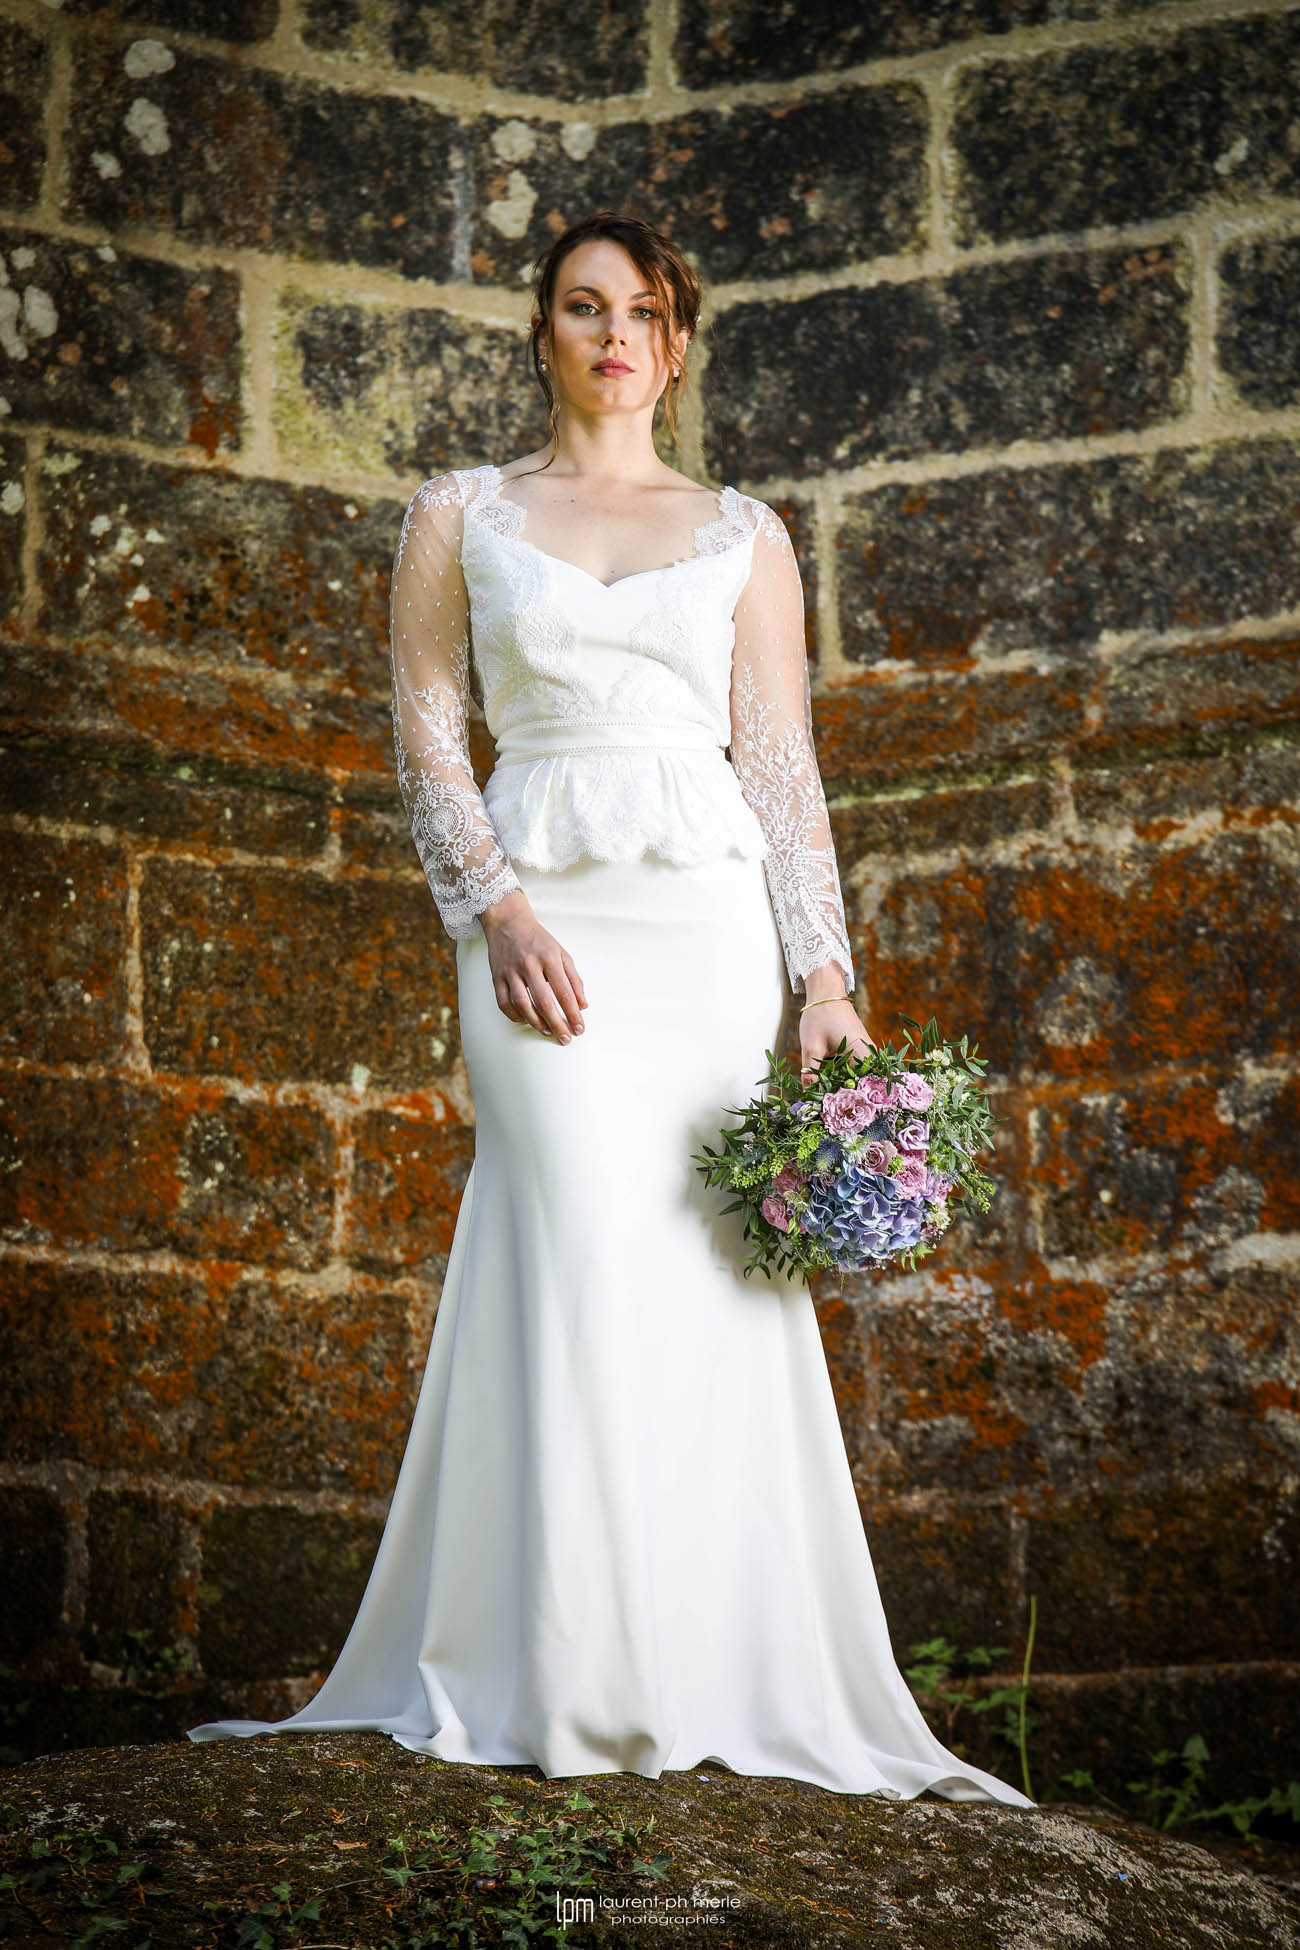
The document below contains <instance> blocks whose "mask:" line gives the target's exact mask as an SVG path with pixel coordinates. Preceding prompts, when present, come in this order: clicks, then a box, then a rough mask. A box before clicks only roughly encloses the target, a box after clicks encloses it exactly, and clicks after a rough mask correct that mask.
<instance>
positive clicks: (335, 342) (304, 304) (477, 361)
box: [273, 287, 550, 548]
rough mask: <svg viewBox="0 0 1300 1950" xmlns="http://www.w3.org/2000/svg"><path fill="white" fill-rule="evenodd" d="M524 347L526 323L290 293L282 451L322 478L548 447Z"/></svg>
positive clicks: (440, 468) (285, 298) (278, 407)
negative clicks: (332, 473) (508, 325)
mask: <svg viewBox="0 0 1300 1950" xmlns="http://www.w3.org/2000/svg"><path fill="white" fill-rule="evenodd" d="M527 343H528V341H527V336H526V334H525V333H524V332H523V331H521V330H520V329H519V328H518V327H515V328H514V329H507V328H506V327H504V326H500V325H490V324H488V323H487V322H486V321H484V320H482V319H477V318H465V317H457V316H456V314H455V313H453V312H448V311H442V310H409V309H407V308H405V307H400V306H387V305H378V304H370V305H355V304H340V303H338V302H336V301H335V300H333V299H328V298H316V297H313V296H312V295H311V294H310V293H307V292H304V291H299V290H296V289H293V288H292V287H291V288H289V289H288V290H286V291H284V292H282V294H281V296H280V299H279V303H278V308H277V313H276V322H275V331H274V344H275V360H276V388H275V403H274V409H273V412H274V420H275V431H276V438H277V441H278V443H279V447H280V452H281V453H282V454H284V455H285V456H286V457H287V458H288V459H290V460H294V461H297V462H299V463H300V464H301V465H303V466H305V467H310V468H312V469H315V470H317V471H321V472H328V471H330V470H337V471H343V472H355V471H359V472H364V473H370V474H399V475H400V474H406V475H411V474H418V475H420V476H421V477H422V478H424V479H427V478H428V476H429V475H431V474H440V473H443V472H445V471H446V470H447V469H449V468H452V467H471V466H476V465H478V464H479V462H480V461H481V460H495V461H497V462H498V463H500V462H502V461H505V460H509V459H513V458H514V457H515V456H516V455H517V454H526V453H529V452H531V451H532V450H533V449H534V448H536V447H542V446H546V445H548V444H549V441H550V427H549V423H548V421H547V417H546V412H545V407H544V403H543V400H542V395H541V392H540V390H539V389H538V387H537V384H536V381H535V380H534V379H533V377H532V371H531V367H530V364H529V361H528V358H527ZM393 547H394V548H395V547H396V534H394V536H393Z"/></svg>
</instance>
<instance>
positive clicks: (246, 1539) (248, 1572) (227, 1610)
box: [199, 1503, 383, 1680]
mask: <svg viewBox="0 0 1300 1950" xmlns="http://www.w3.org/2000/svg"><path fill="white" fill-rule="evenodd" d="M382 1530H383V1526H382V1524H379V1523H377V1522H375V1521H374V1520H373V1519H368V1518H362V1517H342V1516H331V1515H327V1514H325V1513H323V1512H315V1513H313V1514H312V1515H310V1516H309V1515H307V1514H306V1513H305V1512H304V1511H301V1510H295V1509H287V1508H276V1507H275V1506H274V1505H266V1506H263V1507H262V1508H250V1507H248V1506H246V1505H242V1504H233V1503H230V1504H219V1505H218V1506H217V1507H216V1508H215V1509H214V1510H212V1511H211V1512H210V1514H209V1515H208V1516H207V1518H206V1519H205V1521H204V1524H203V1575H202V1582H201V1584H200V1586H199V1656H200V1659H201V1661H202V1665H203V1670H204V1673H205V1674H206V1676H207V1677H208V1678H209V1679H217V1680H220V1679H272V1678H287V1677H289V1676H290V1675H291V1674H300V1673H312V1672H317V1671H320V1670H321V1669H322V1668H324V1667H327V1666H330V1665H332V1664H333V1663H334V1660H335V1659H336V1658H337V1657H338V1655H339V1653H340V1651H341V1650H342V1647H343V1641H344V1639H345V1638H346V1637H347V1633H348V1628H349V1627H350V1625H351V1624H352V1620H353V1618H354V1617H355V1615H356V1609H357V1606H358V1604H359V1603H360V1602H361V1594H362V1592H363V1591H364V1589H365V1583H366V1579H367V1577H368V1576H369V1573H370V1566H371V1563H372V1562H373V1560H374V1554H375V1551H376V1549H377V1548H378V1544H379V1539H380V1536H381V1534H382ZM271 1592H273V1593H274V1594H275V1602H274V1603H273V1604H268V1603H267V1594H268V1593H271Z"/></svg>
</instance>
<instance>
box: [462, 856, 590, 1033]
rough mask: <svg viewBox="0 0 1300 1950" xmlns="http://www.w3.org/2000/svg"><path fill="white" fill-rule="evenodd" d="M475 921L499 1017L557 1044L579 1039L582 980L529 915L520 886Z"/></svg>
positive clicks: (567, 957) (583, 998)
mask: <svg viewBox="0 0 1300 1950" xmlns="http://www.w3.org/2000/svg"><path fill="white" fill-rule="evenodd" d="M479 920H480V922H481V924H482V927H483V933H484V935H485V936H486V938H487V945H488V964H489V966H490V968H491V970H492V986H493V988H494V989H495V990H496V998H497V1005H498V1007H499V1008H500V1010H501V1013H502V1015H505V1016H509V1018H510V1020H511V1022H526V1023H528V1024H529V1025H530V1027H531V1028H533V1029H536V1030H537V1031H538V1032H539V1033H540V1034H541V1035H543V1036H554V1037H555V1039H556V1041H557V1042H560V1043H568V1042H571V1041H572V1039H573V1037H574V1036H581V1034H582V1032H583V1028H584V1026H585V1025H584V1023H583V1020H582V1011H583V1010H584V1009H585V1008H586V1006H587V997H586V993H585V991H584V989H583V986H582V977H581V975H579V973H578V971H577V969H576V968H575V967H574V965H573V960H572V957H571V956H570V955H569V954H568V953H567V952H566V951H565V950H564V949H563V948H562V947H561V946H560V944H559V942H558V941H557V940H556V939H555V936H554V935H553V934H549V933H548V932H547V930H546V929H545V928H544V927H543V926H542V924H541V922H540V921H539V920H538V918H537V916H536V915H535V914H534V913H533V909H532V904H531V902H530V901H529V899H528V896H527V894H526V893H525V892H524V890H523V888H522V887H516V888H513V889H512V890H511V892H510V893H508V894H506V895H505V896H504V898H503V899H501V900H499V901H493V903H492V905H491V907H485V908H484V910H483V912H482V914H481V915H480V916H479Z"/></svg>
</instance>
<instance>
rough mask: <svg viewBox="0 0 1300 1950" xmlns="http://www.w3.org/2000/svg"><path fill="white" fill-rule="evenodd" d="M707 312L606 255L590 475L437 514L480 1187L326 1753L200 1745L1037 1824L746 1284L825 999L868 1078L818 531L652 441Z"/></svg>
mask: <svg viewBox="0 0 1300 1950" xmlns="http://www.w3.org/2000/svg"><path fill="white" fill-rule="evenodd" d="M699 302H700V286H699V283H698V280H697V279H696V277H695V275H694V273H693V272H692V270H691V268H690V266H689V265H688V264H687V263H686V262H685V260H684V259H683V258H682V256H681V255H680V253H679V252H678V251H677V250H676V248H675V247H674V246H673V245H672V244H671V243H670V242H669V241H668V240H667V239H666V238H665V237H664V236H663V235H662V234H661V233H660V232H659V231H658V230H656V229H655V228H653V227H652V226H651V225H649V224H647V223H644V222H642V221H641V220H639V219H637V218H634V217H630V216H624V215H620V214H619V213H617V212H614V211H600V212H598V213H596V214H595V215H594V216H592V217H589V218H587V219H586V220H585V221H583V222H581V223H579V224H577V225H575V226H574V227H573V228H571V229H570V230H569V231H567V232H566V233H565V234H564V235H563V236H561V237H560V238H558V239H557V240H556V242H555V243H554V244H553V245H552V246H551V247H550V249H549V250H548V251H547V252H546V253H545V255H544V256H543V258H542V259H541V261H540V263H539V266H538V273H537V283H536V309H535V311H534V313H533V319H532V341H531V345H532V359H533V365H534V371H535V373H536V375H537V378H538V380H539V382H540V384H541V386H542V388H543V391H544V393H545V395H546V399H547V403H548V407H549V410H550V418H551V429H552V438H551V442H550V444H549V446H547V447H546V448H543V449H540V450H538V451H537V452H536V453H532V454H528V455H526V456H525V457H524V458H523V459H520V460H514V461H509V462H507V463H505V464H503V465H498V464H496V463H495V462H487V463H485V464H483V465H481V466H477V467H469V468H460V469H454V470H452V471H450V472H447V473H443V474H439V475H435V476H434V477H432V478H431V479H429V480H427V481H425V482H424V483H423V484H422V486H420V487H419V488H418V489H417V490H416V492H415V494H414V495H413V496H412V498H411V501H410V504H409V506H408V507H407V510H406V514H405V518H404V520H403V522H402V526H401V533H400V536H399V539H398V544H397V551H396V557H395V561H394V565H393V577H392V585H391V606H390V625H391V628H390V645H391V660H392V681H393V725H394V741H393V742H394V753H395V758H396V767H397V777H398V784H399V787H400V792H401V796H402V799H403V802H404V805H405V807H406V810H407V812H408V814H409V817H410V821H411V828H412V832H413V835H414V839H415V844H416V848H417V851H418V853H419V858H420V861H421V864H422V866H423V869H424V872H425V875H426V877H427V880H428V884H429V888H430V891H431V893H432V896H433V899H434V902H435V903H436V906H437V909H438V912H439V915H440V917H441V920H442V923H443V924H444V926H445V927H446V929H447V931H448V932H449V933H450V935H451V936H452V937H453V938H454V940H455V943H456V968H457V981H458V998H459V1012H460V1033H461V1041H462V1047H463V1050H464V1055H465V1061H466V1065H467V1068H468V1073H469V1079H470V1084H471V1087H472V1091H473V1097H474V1105H475V1118H476V1127H475V1154H474V1163H473V1167H472V1169H471V1171H470V1175H469V1178H468V1181H467V1183H466V1186H465V1190H464V1193H463V1195H462V1199H461V1204H460V1210H459V1213H458V1217H457V1222H456V1229H455V1235H454V1239H453V1243H452V1248H451V1252H450V1256H449V1260H448V1265H447V1272H446V1278H445V1281H444V1285H443V1290H442V1296H441V1300H440V1302H439V1307H438V1313H437V1318H436V1322H435V1327H434V1332H433V1337H432V1341H431V1344H430V1349H429V1357H428V1363H427V1366H426V1369H425V1374H424V1379H423V1382H422V1384H421V1389H420V1394H419V1399H418V1402H417V1406H416V1410H415V1416H414V1420H413V1423H412V1426H411V1430H410V1433H409V1437H408V1440H407V1444H406V1449H405V1453H404V1455H403V1459H402V1465H401V1470H400V1473H399V1477H398V1481H397V1486H396V1489H395V1490H394V1493H393V1498H392V1503H391V1506H390V1510H389V1514H388V1520H387V1524H386V1526H385V1530H384V1535H383V1538H382V1540H381V1543H380V1547H379V1551H378V1554H377V1556H376V1559H375V1563H374V1566H373V1568H372V1571H371V1574H370V1579H369V1583H368V1585H367V1587H366V1591H365V1595H364V1597H363V1599H362V1602H361V1605H360V1608H359V1610H358V1612H357V1615H356V1618H355V1620H354V1623H353V1625H352V1629H351V1631H350V1633H349V1635H348V1638H347V1642H346V1643H345V1645H344V1647H343V1650H342V1652H341V1653H340V1655H339V1658H338V1660H337V1662H336V1664H335V1666H334V1668H333V1670H332V1671H331V1672H330V1674H329V1676H328V1678H327V1679H326V1681H325V1683H324V1685H323V1686H322V1687H321V1689H320V1691H319V1692H318V1693H317V1694H316V1696H315V1697H314V1698H313V1699H312V1700H311V1702H310V1703H309V1704H308V1705H307V1706H305V1707H304V1708H302V1710H301V1711H299V1712H297V1713H295V1714H293V1715H292V1716H291V1717H290V1718H288V1719H285V1720H281V1721H277V1722H271V1723H266V1722H259V1721H251V1720H225V1721H216V1722H213V1723H211V1724H209V1725H206V1726H200V1727H194V1728H191V1729H190V1738H191V1739H193V1740H212V1739H221V1738H224V1737H229V1736H232V1735H251V1734H256V1733H270V1732H294V1731H301V1732H317V1731H327V1730H328V1731H342V1730H351V1729H365V1728H369V1729H379V1730H381V1731H384V1732H387V1733H389V1734H391V1735H392V1737H393V1738H394V1739H395V1740H397V1741H399V1742H400V1743H401V1744H402V1745H403V1746H404V1747H408V1748H410V1749H412V1750H413V1751H414V1752H416V1753H422V1754H431V1755H436V1756H438V1757H440V1758H441V1759H443V1760H448V1761H465V1762H475V1763H491V1764H498V1765H510V1764H516V1765H517V1764H529V1763H532V1764H535V1765H536V1766H538V1767H539V1768H541V1769H542V1771H543V1772H544V1773H545V1774H546V1775H547V1776H548V1777H553V1776H556V1775H572V1774H579V1775H581V1774H601V1773H612V1772H620V1771H622V1772H630V1773H636V1774H642V1775H647V1776H649V1777H651V1778H657V1777H658V1776H659V1775H660V1774H661V1773H662V1772H663V1771H664V1770H665V1769H683V1768H690V1767H694V1766H695V1765H696V1764H697V1763H699V1762H702V1761H707V1762H709V1763H711V1764H715V1765H722V1766H724V1767H727V1768H729V1769H731V1770H732V1771H734V1772H736V1773H740V1774H755V1775H778V1776H785V1777H789V1778H793V1779H798V1780H804V1781H811V1782H815V1783H818V1784H820V1785H821V1786H823V1787H827V1788H831V1789H835V1790H839V1791H841V1792H848V1793H864V1794H876V1795H882V1796H885V1797H888V1798H890V1799H895V1800H897V1799H902V1798H908V1797H914V1796H916V1795H919V1794H921V1793H923V1792H924V1791H925V1790H927V1789H929V1790H932V1791H933V1792H934V1793H936V1794H938V1795H941V1796H943V1797H945V1798H947V1799H949V1800H953V1801H999V1802H1003V1803H1005V1804H1007V1805H1009V1806H1016V1807H1032V1806H1033V1805H1034V1804H1033V1803H1032V1802H1031V1801H1029V1800H1028V1798H1027V1797H1026V1796H1025V1795H1023V1794H1021V1793H1019V1792H1018V1790H1016V1789H1015V1788H1013V1787H1010V1786H1008V1785H1007V1784H1006V1783H1005V1782H1003V1781H1001V1780H999V1779H998V1778H997V1777H996V1776H994V1775H992V1774H988V1773H985V1772H983V1771H982V1770H981V1769H980V1768H978V1767H974V1766H972V1765H970V1764H969V1763H968V1762H965V1761H963V1760H960V1759H959V1758H958V1757H957V1756H956V1755H954V1754H952V1753H950V1752H949V1751H948V1750H947V1749H946V1748H945V1747H943V1746H942V1745H941V1744H940V1743H939V1741H938V1739H937V1738H936V1737H935V1735H934V1734H933V1733H932V1732H931V1731H930V1729H929V1727H928V1726H927V1724H926V1722H925V1720H924V1719H923V1717H922V1715H921V1712H920V1710H919V1708H918V1707H917V1705H916V1702H915V1700H914V1699H913V1697H912V1695H911V1693H910V1692H909V1690H908V1688H907V1685H906V1683H905V1681H904V1679H903V1677H902V1674H901V1673H900V1671H899V1669H898V1667H897V1665H896V1664H895V1662H894V1657H893V1653H892V1649H891V1645H890V1639H889V1631H888V1626H887V1624H886V1620H885V1616H884V1612H883V1609H882V1606H881V1601H880V1596H879V1592H878V1590H877V1585H876V1579H875V1574H874V1570H873V1567H872V1563H871V1558H870V1553H869V1550H868V1545H867V1540H866V1537H865V1535H864V1533H863V1527H862V1517H861V1513H860V1511H859V1508H858V1503H857V1497H856V1493H855V1490H854V1487H853V1481H852V1477H851V1474H850V1470H849V1464H848V1458H847V1455H846V1453H845V1448H844V1442H843V1437H842V1434H841V1431H840V1426H839V1420H838V1416H837V1412H836V1406H835V1400H834V1397H833V1394H832V1391H831V1385H830V1379H829V1375H828V1372H827V1367H826V1359H825V1355H824V1352H823V1349H822V1345H821V1340H820V1337H819V1334H818V1329H817V1322H816V1315H815V1312H814V1309H813V1303H812V1299H811V1296H810V1295H809V1293H808V1290H807V1288H806V1287H805V1286H804V1285H803V1284H802V1282H800V1281H799V1280H797V1279H795V1278H786V1277H778V1278H776V1279H774V1280H773V1281H772V1282H771V1283H770V1284H766V1283H764V1284H761V1285H760V1283H759V1282H757V1281H746V1280H745V1279H744V1278H743V1277H742V1275H741V1272H740V1264H741V1261H742V1259H743V1257H744V1250H743V1244H742V1239H741V1235H740V1229H739V1220H738V1218H736V1217H735V1216H734V1215H724V1214H723V1213H722V1212H721V1211H720V1201H719V1198H718V1194H717V1193H716V1191H712V1190H709V1189H708V1188H707V1187H705V1185H704V1183H703V1180H702V1179H701V1177H700V1175H699V1174H698V1172H697V1171H696V1169H695V1167H694V1165H693V1164H692V1162H691V1154H692V1152H694V1151H697V1150H699V1149H700V1147H701V1145H702V1144H703V1143H704V1142H705V1141H709V1140H712V1139H714V1138H715V1137H716V1133H717V1130H718V1128H719V1125H720V1124H721V1122H722V1121H723V1116H724V1112H725V1110H726V1109H728V1108H730V1107H733V1106H737V1105H740V1104H742V1103H743V1102H745V1101H746V1100H747V1099H748V1098H749V1097H750V1096H751V1095H752V1094H753V1092H754V1090H755V1088H756V1086H757V1084H758V1082H759V1080H760V1079H761V1077H762V1075H763V1073H764V1071H765V1069H766V1059H765V1052H766V1051H767V1050H768V1049H774V1048H776V1047H777V1043H778V1038H779V1035H780V1029H781V1022H782V1016H783V1010H784V1000H785V995H786V985H787V983H788V984H789V986H790V987H791V988H793V989H794V991H795V992H796V994H799V993H801V995H802V1006H801V1011H800V1017H799V1023H800V1028H799V1039H800V1048H801V1056H802V1063H803V1070H804V1074H805V1077H808V1076H810V1075H811V1074H812V1070H813V1068H814V1067H815V1065H816V1064H817V1063H818V1062H820V1061H821V1059H822V1058H824V1057H825V1056H827V1055H828V1054H829V1053H830V1052H831V1051H832V1050H834V1049H835V1048H836V1046H837V1045H838V1044H839V1043H840V1041H841V1040H844V1039H847V1041H848V1043H849V1045H850V1047H851V1048H852V1049H853V1050H854V1051H855V1052H856V1053H858V1054H862V1055H864V1054H865V1053H866V1052H867V1051H868V1050H869V1049H870V1048H871V1047H872V1042H871V1038H870V1036H869V1035H868V1033H867V1030H866V1028H865V1026H864V1024H863V1021H862V1018H861V1016H860V1015H859V1013H858V1011H857V1010H856V1009H855V1007H854V1004H853V1001H852V1000H851V999H850V998H851V996H852V993H853V989H854V971H853V965H852V958H851V955H850V951H849V945H848V939H847V934H846V929H845V918H844V908H843V903H842V900H841V894H840V883H839V877H838V873H837V869H836V861H835V853H834V848H833V844H832V839H831V832H830V825H829V820H828V817H827V811H826V800H825V795H824V792H823V790H822V785H821V780H820V777H819V775H818V771H817V763H816V756H815V752H814V748H813V741H812V725H811V712H810V705H809V692H808V671H807V658H806V653H805V639H804V613H803V596H802V587H801V582H800V576H799V569H798V564H797V562H796V559H795V555H794V550H793V548H792V546H791V542H790V537H789V534H788V532H787V530H786V528H785V525H784V524H783V522H782V521H781V520H780V518H779V517H778V516H777V514H776V513H775V512H774V511H773V509H771V508H770V507H769V506H768V505H767V504H766V503H764V502H762V501H760V500H758V499H756V498H755V497H754V496H752V495H748V494H745V493H743V492H741V491H740V490H738V489H737V488H735V487H732V486H723V487H722V488H720V489H717V490H714V489H712V488H709V487H705V486H702V485H701V484H699V483H697V482H695V481H692V480H689V479H687V478H686V477H685V476H684V475H682V474H680V473H678V472H676V471H675V470H674V469H673V468H671V467H669V466H667V465H666V464H665V463H664V462H662V461H661V460H660V459H659V458H658V455H657V453H656V449H655V445H654V440H653V437H652V430H653V425H654V418H655V412H656V408H657V406H658V404H659V401H660V399H661V398H662V399H663V400H664V410H665V416H666V421H667V425H668V429H669V431H670V432H673V431H675V426H676V409H677V401H678V399H679V397H680V394H681V390H682V387H683V385H684V384H685V381H686V375H687V361H688V359H689V356H690V344H691V339H692V335H693V330H694V327H695V325H696V324H697V323H698V317H699ZM470 695H474V696H476V697H477V698H478V699H479V700H480V701H481V703H482V706H483V710H484V715H485V717H486V720H487V724H488V727H489V729H490V730H491V732H492V734H493V736H494V738H495V740H496V748H497V754H496V763H495V768H494V770H493V772H492V775H491V777H490V778H489V780H488V782H487V785H486V786H485V787H484V789H483V790H482V792H480V791H479V789H478V787H477V785H476V784H475V781H474V776H473V773H472V771H471V768H470V761H469V751H468V742H467V707H468V699H469V697H470Z"/></svg>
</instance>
